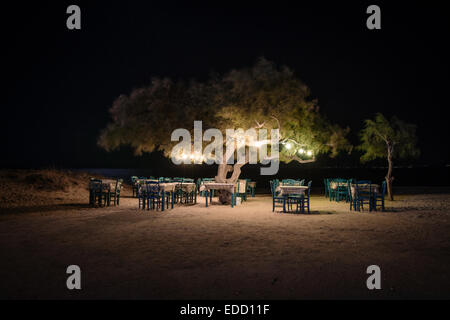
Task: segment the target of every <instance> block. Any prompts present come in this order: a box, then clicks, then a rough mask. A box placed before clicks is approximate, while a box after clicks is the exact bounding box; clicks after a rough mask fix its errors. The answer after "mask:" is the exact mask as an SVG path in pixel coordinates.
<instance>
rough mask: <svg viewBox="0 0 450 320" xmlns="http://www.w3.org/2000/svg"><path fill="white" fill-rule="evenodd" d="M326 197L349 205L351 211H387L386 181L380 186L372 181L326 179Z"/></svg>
mask: <svg viewBox="0 0 450 320" xmlns="http://www.w3.org/2000/svg"><path fill="white" fill-rule="evenodd" d="M324 187H325V197H326V198H328V199H329V200H330V201H336V202H341V201H345V202H346V203H349V205H350V210H355V211H361V210H364V207H365V206H366V208H368V209H369V212H370V211H377V208H380V209H381V211H385V200H384V198H385V195H386V181H383V182H382V183H381V184H380V185H379V184H373V183H372V182H371V181H370V180H356V179H341V178H337V179H324Z"/></svg>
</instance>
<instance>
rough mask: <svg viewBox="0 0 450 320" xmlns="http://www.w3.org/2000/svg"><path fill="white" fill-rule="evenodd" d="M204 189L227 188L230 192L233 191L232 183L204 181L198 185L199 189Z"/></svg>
mask: <svg viewBox="0 0 450 320" xmlns="http://www.w3.org/2000/svg"><path fill="white" fill-rule="evenodd" d="M205 190H227V191H229V192H231V193H233V191H234V184H233V183H218V182H204V183H202V185H201V186H200V191H205Z"/></svg>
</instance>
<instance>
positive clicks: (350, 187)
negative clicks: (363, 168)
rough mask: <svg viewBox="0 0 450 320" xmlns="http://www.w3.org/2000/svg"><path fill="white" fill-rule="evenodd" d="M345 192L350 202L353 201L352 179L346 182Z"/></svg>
mask: <svg viewBox="0 0 450 320" xmlns="http://www.w3.org/2000/svg"><path fill="white" fill-rule="evenodd" d="M347 192H348V197H349V200H350V201H353V193H352V179H350V180H348V181H347Z"/></svg>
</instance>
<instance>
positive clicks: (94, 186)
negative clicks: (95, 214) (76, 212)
mask: <svg viewBox="0 0 450 320" xmlns="http://www.w3.org/2000/svg"><path fill="white" fill-rule="evenodd" d="M103 199H104V201H105V203H106V201H107V196H106V193H105V194H104V193H103V184H102V180H100V179H94V178H91V180H90V181H89V204H90V205H91V206H94V205H95V203H97V202H98V205H99V206H101V205H102V200H103Z"/></svg>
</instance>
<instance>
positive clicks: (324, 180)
mask: <svg viewBox="0 0 450 320" xmlns="http://www.w3.org/2000/svg"><path fill="white" fill-rule="evenodd" d="M328 180H329V179H323V187H324V191H325V193H324V195H325V198H328V197H329V189H328Z"/></svg>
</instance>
